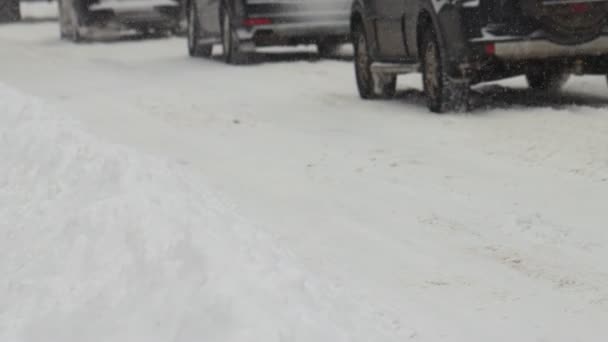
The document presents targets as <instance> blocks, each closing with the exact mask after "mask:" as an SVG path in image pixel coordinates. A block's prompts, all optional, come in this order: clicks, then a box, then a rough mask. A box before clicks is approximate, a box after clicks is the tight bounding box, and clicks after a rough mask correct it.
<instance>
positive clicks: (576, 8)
mask: <svg viewBox="0 0 608 342" xmlns="http://www.w3.org/2000/svg"><path fill="white" fill-rule="evenodd" d="M587 11H589V4H587V3H584V2H582V3H578V4H571V5H570V12H572V13H586V12H587Z"/></svg>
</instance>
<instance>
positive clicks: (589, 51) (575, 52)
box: [494, 36, 608, 60]
mask: <svg viewBox="0 0 608 342" xmlns="http://www.w3.org/2000/svg"><path fill="white" fill-rule="evenodd" d="M494 46H495V48H494V49H495V52H494V54H495V55H496V56H497V57H499V58H501V59H508V60H523V59H539V58H552V57H583V56H601V55H606V54H608V36H600V37H598V38H596V39H594V40H592V41H590V42H587V43H583V44H578V45H559V44H555V43H553V42H551V41H549V40H544V39H539V40H528V41H510V42H496V43H494Z"/></svg>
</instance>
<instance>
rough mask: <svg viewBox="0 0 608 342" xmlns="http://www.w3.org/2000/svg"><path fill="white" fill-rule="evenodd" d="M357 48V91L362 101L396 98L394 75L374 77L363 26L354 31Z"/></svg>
mask: <svg viewBox="0 0 608 342" xmlns="http://www.w3.org/2000/svg"><path fill="white" fill-rule="evenodd" d="M353 47H354V48H355V58H354V59H355V78H356V80H357V90H358V91H359V96H360V97H361V98H362V99H380V98H382V99H387V98H392V97H393V96H395V89H396V86H397V77H396V76H394V75H377V74H376V75H374V74H373V73H372V70H371V65H372V62H373V61H372V58H371V56H370V53H369V46H368V44H367V37H366V35H365V28H364V26H363V24H360V23H359V24H358V25H356V26H355V28H354V30H353Z"/></svg>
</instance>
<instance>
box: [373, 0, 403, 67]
mask: <svg viewBox="0 0 608 342" xmlns="http://www.w3.org/2000/svg"><path fill="white" fill-rule="evenodd" d="M406 1H409V0H377V1H375V3H376V6H377V7H376V18H375V25H376V39H377V42H378V50H379V53H380V55H382V56H383V57H388V58H402V57H405V55H406V49H405V39H404V35H403V20H404V13H405V2H406Z"/></svg>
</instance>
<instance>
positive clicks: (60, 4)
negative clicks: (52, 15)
mask: <svg viewBox="0 0 608 342" xmlns="http://www.w3.org/2000/svg"><path fill="white" fill-rule="evenodd" d="M65 1H66V0H58V1H57V13H59V37H61V39H69V38H70V33H69V26H70V25H69V18H68V16H67V15H66V11H65V8H64V7H65Z"/></svg>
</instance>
